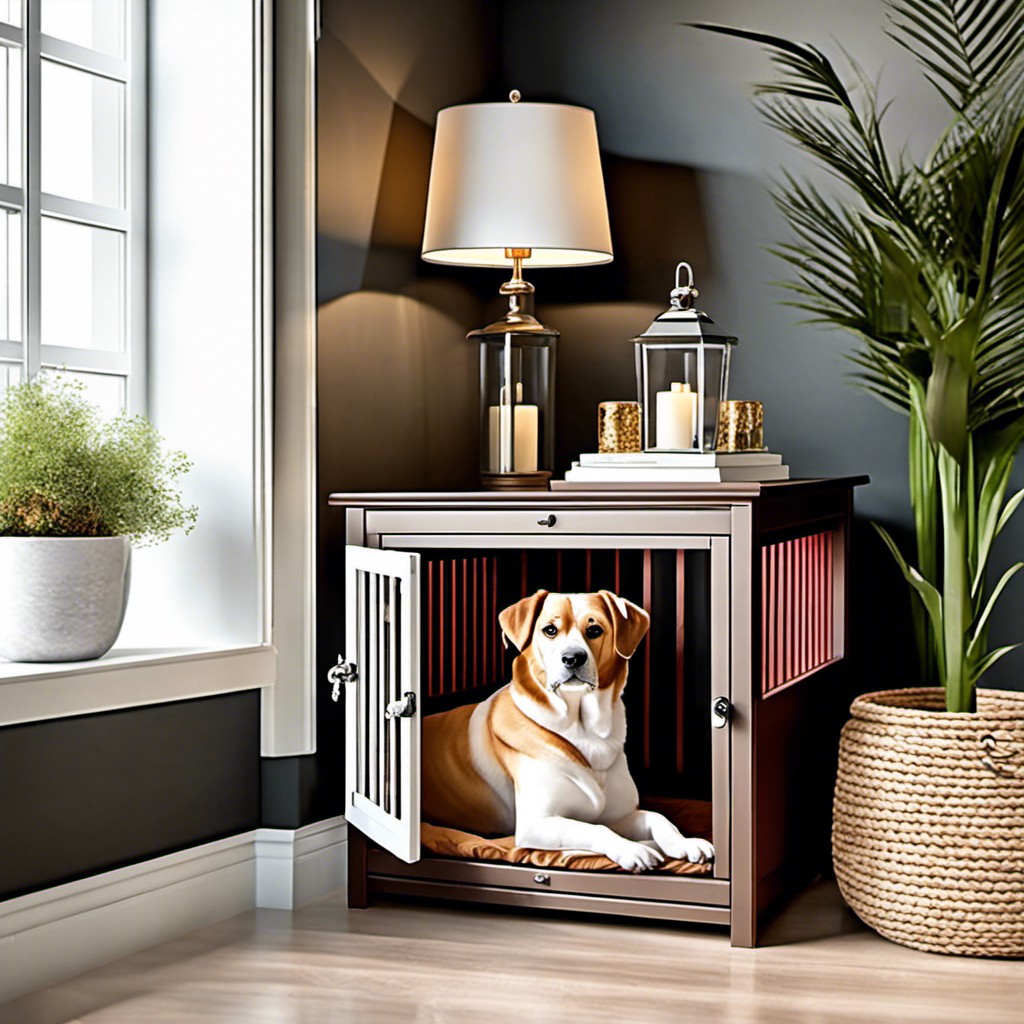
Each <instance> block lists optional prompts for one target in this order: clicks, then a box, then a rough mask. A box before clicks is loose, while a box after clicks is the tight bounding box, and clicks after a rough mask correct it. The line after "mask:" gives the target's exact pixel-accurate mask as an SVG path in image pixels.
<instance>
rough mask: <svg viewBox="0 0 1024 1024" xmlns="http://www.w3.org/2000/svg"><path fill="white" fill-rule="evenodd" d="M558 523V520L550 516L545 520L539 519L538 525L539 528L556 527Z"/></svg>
mask: <svg viewBox="0 0 1024 1024" xmlns="http://www.w3.org/2000/svg"><path fill="white" fill-rule="evenodd" d="M557 522H558V520H557V519H556V518H555V517H554V516H553V515H549V516H545V517H544V518H543V519H538V520H537V525H538V526H554V525H555V523H557Z"/></svg>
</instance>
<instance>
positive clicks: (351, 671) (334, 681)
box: [327, 654, 359, 703]
mask: <svg viewBox="0 0 1024 1024" xmlns="http://www.w3.org/2000/svg"><path fill="white" fill-rule="evenodd" d="M358 678H359V670H358V669H357V668H356V666H355V663H354V662H351V661H345V659H344V658H342V656H341V655H340V654H339V655H338V664H337V665H333V666H332V667H331V668H329V669H328V670H327V682H329V683H330V684H331V700H333V701H334V702H335V703H337V701H338V698H339V697H340V696H341V684H342V683H354V682H355V681H356V680H357V679H358Z"/></svg>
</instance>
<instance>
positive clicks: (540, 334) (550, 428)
mask: <svg viewBox="0 0 1024 1024" xmlns="http://www.w3.org/2000/svg"><path fill="white" fill-rule="evenodd" d="M470 337H474V338H476V339H478V340H479V342H480V455H481V458H480V476H481V481H482V483H483V486H484V487H486V488H489V489H521V488H546V487H547V484H548V481H549V480H550V479H551V470H552V465H553V463H554V448H555V438H554V388H555V342H556V340H557V338H558V332H557V331H554V330H550V329H542V330H540V331H538V330H536V329H534V330H529V331H514V330H502V331H488V330H483V331H474V332H473V333H472V334H471V335H470Z"/></svg>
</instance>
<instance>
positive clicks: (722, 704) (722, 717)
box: [711, 696, 732, 729]
mask: <svg viewBox="0 0 1024 1024" xmlns="http://www.w3.org/2000/svg"><path fill="white" fill-rule="evenodd" d="M730 718H732V702H731V701H730V700H729V698H728V697H724V696H723V697H716V698H715V699H714V700H713V701H712V703H711V724H712V725H713V726H714V727H715V728H716V729H724V728H725V726H726V723H727V722H728V721H729V719H730Z"/></svg>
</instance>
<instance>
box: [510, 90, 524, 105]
mask: <svg viewBox="0 0 1024 1024" xmlns="http://www.w3.org/2000/svg"><path fill="white" fill-rule="evenodd" d="M508 98H509V99H510V100H511V101H512V102H513V103H518V102H519V101H520V100H521V99H522V98H523V94H522V93H521V92H520V91H519V90H518V89H513V90H512V91H511V92H510V93H509V94H508Z"/></svg>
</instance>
